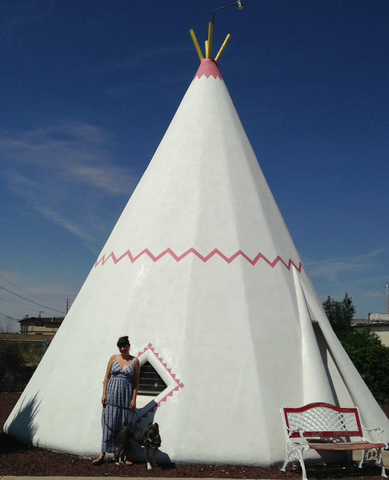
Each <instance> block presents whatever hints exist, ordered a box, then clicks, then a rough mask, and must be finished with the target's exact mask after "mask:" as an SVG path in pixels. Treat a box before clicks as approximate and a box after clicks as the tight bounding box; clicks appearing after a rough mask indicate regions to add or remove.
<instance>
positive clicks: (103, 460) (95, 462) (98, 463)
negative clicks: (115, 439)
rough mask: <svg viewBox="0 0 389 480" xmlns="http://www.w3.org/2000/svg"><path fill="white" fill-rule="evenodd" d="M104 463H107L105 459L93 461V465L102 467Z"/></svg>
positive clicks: (100, 458)
mask: <svg viewBox="0 0 389 480" xmlns="http://www.w3.org/2000/svg"><path fill="white" fill-rule="evenodd" d="M104 462H105V459H104V457H99V458H96V460H93V461H92V465H101V464H102V463H104Z"/></svg>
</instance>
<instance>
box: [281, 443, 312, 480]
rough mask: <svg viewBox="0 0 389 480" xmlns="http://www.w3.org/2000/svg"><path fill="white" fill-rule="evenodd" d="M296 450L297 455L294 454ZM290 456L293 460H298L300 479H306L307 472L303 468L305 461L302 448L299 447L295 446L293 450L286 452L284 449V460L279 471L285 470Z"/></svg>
mask: <svg viewBox="0 0 389 480" xmlns="http://www.w3.org/2000/svg"><path fill="white" fill-rule="evenodd" d="M296 451H297V455H296ZM291 458H292V459H293V460H297V459H298V461H299V462H300V466H301V471H302V480H308V478H307V472H306V470H305V463H304V458H303V450H302V449H301V448H296V449H295V450H293V451H292V452H288V451H286V456H285V461H284V464H283V465H282V467H281V472H285V470H286V467H287V465H288V463H289V462H290V460H291Z"/></svg>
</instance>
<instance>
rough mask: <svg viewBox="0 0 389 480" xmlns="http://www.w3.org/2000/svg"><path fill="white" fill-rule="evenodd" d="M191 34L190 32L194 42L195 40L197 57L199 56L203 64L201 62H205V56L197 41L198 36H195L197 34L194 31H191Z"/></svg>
mask: <svg viewBox="0 0 389 480" xmlns="http://www.w3.org/2000/svg"><path fill="white" fill-rule="evenodd" d="M189 32H190V36H191V37H192V40H193V43H194V46H195V49H196V52H197V55H198V56H199V59H200V62H201V60H203V58H204V56H203V52H202V51H201V48H200V45H199V42H198V41H197V37H196V34H195V32H194V30H193V29H192V30H189Z"/></svg>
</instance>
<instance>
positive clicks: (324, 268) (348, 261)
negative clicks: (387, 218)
mask: <svg viewBox="0 0 389 480" xmlns="http://www.w3.org/2000/svg"><path fill="white" fill-rule="evenodd" d="M384 251H385V250H384V249H377V250H373V251H372V252H369V253H367V254H363V255H355V256H352V257H341V258H329V259H326V260H322V261H318V262H306V263H305V267H306V268H307V270H308V272H309V276H310V277H324V278H326V279H327V280H331V281H338V280H339V277H340V275H342V274H344V273H351V272H357V271H359V272H361V271H363V270H365V271H367V270H370V269H372V268H374V262H373V261H372V260H373V259H376V257H378V256H379V255H381V254H382V253H384Z"/></svg>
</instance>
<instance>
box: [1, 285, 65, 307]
mask: <svg viewBox="0 0 389 480" xmlns="http://www.w3.org/2000/svg"><path fill="white" fill-rule="evenodd" d="M0 290H5V291H6V292H8V293H11V294H12V295H15V296H16V297H19V298H22V299H23V300H26V301H27V302H30V303H33V304H34V305H38V306H39V307H44V308H47V309H49V310H52V311H54V312H59V313H62V314H64V312H62V311H61V310H57V309H56V308H51V307H48V306H47V305H43V304H42V303H37V302H34V301H32V300H29V299H28V298H25V297H22V296H21V295H18V294H17V293H15V292H11V290H8V288H5V287H2V286H0Z"/></svg>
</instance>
